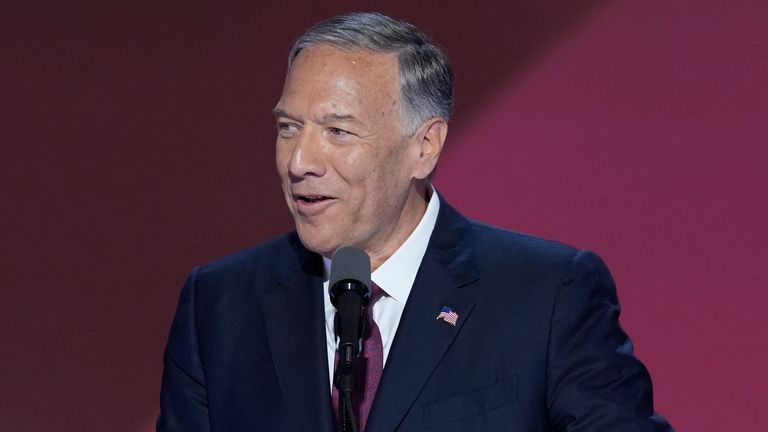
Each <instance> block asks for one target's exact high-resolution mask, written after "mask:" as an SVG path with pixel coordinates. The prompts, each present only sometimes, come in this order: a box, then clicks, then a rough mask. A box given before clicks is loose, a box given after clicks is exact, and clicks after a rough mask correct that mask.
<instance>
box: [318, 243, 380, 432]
mask: <svg viewBox="0 0 768 432" xmlns="http://www.w3.org/2000/svg"><path fill="white" fill-rule="evenodd" d="M331 260H332V265H331V277H330V281H329V287H330V288H329V289H328V294H329V295H330V297H331V303H332V304H333V306H334V307H335V308H336V325H335V327H336V335H337V336H338V337H339V349H338V351H339V363H338V365H336V374H335V375H336V378H335V380H334V385H335V386H336V388H337V389H339V430H340V431H341V432H357V431H358V427H357V418H356V416H355V410H354V407H353V406H352V390H353V389H354V387H355V359H356V358H357V356H359V355H360V351H361V349H362V344H363V325H364V322H365V321H364V320H363V308H364V307H365V306H366V305H367V304H368V302H369V301H370V300H371V258H370V257H369V256H368V254H367V253H365V251H363V250H362V249H360V248H356V247H352V246H347V247H342V248H339V249H338V250H337V251H336V252H335V253H334V254H333V257H332V258H331Z"/></svg>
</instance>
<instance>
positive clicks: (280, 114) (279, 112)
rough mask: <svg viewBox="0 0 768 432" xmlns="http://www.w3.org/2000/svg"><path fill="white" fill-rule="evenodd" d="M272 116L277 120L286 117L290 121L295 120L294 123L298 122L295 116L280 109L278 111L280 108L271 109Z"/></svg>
mask: <svg viewBox="0 0 768 432" xmlns="http://www.w3.org/2000/svg"><path fill="white" fill-rule="evenodd" d="M272 115H273V116H274V117H275V118H278V117H287V118H289V119H291V120H296V121H298V120H299V119H298V118H296V116H294V115H291V114H290V113H288V112H287V111H284V110H282V109H280V108H278V107H275V108H273V109H272Z"/></svg>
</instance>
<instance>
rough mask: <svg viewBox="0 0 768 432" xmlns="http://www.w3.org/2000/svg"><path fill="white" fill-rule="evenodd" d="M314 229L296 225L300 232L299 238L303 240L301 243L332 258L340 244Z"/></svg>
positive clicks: (297, 230)
mask: <svg viewBox="0 0 768 432" xmlns="http://www.w3.org/2000/svg"><path fill="white" fill-rule="evenodd" d="M313 231H314V230H313V229H312V228H302V227H301V226H297V227H296V232H297V233H298V234H299V240H301V244H303V245H304V247H305V248H307V249H309V250H311V251H312V252H315V253H318V254H320V255H323V256H325V257H328V258H330V257H331V255H333V252H334V251H336V249H338V247H339V245H338V244H337V243H336V242H333V241H330V240H329V239H327V238H324V237H323V236H321V235H318V234H319V233H317V232H313Z"/></svg>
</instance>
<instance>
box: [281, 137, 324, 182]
mask: <svg viewBox="0 0 768 432" xmlns="http://www.w3.org/2000/svg"><path fill="white" fill-rule="evenodd" d="M313 132H314V131H313V130H311V128H305V130H304V133H302V134H300V135H299V136H298V137H296V139H295V145H294V147H293V151H292V152H291V158H290V159H289V160H288V174H289V175H290V176H291V178H292V179H294V180H298V179H302V178H304V177H322V176H323V175H325V170H326V166H325V155H324V151H323V143H322V140H321V137H320V134H319V133H313Z"/></svg>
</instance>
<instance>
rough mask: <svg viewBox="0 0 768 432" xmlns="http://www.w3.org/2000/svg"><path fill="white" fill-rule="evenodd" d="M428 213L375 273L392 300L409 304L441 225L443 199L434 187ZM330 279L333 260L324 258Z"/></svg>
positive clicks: (374, 275)
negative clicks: (414, 285) (435, 231)
mask: <svg viewBox="0 0 768 432" xmlns="http://www.w3.org/2000/svg"><path fill="white" fill-rule="evenodd" d="M430 192H431V193H430V195H431V196H430V198H429V203H428V204H427V210H426V211H425V212H424V215H423V216H422V217H421V221H419V224H418V225H416V228H415V229H414V230H413V232H412V233H411V235H410V236H408V238H407V239H406V240H405V242H404V243H403V244H402V245H400V247H399V248H398V249H397V250H396V251H395V253H393V254H392V256H390V257H389V258H388V259H387V260H386V261H384V263H383V264H381V265H380V266H379V268H377V269H376V271H374V272H373V273H372V274H371V280H372V281H373V283H375V284H376V285H378V286H379V287H381V289H382V290H384V292H385V293H387V295H388V296H389V297H392V298H393V299H394V300H396V301H398V302H400V303H405V301H406V300H407V299H408V295H409V294H410V293H411V287H412V286H413V281H414V280H415V279H416V273H417V272H418V271H419V266H421V260H422V258H424V253H425V252H426V251H427V245H428V244H429V238H430V236H431V235H432V231H433V230H434V229H435V224H436V223H437V214H438V212H439V211H440V198H438V196H437V193H435V188H434V187H431V191H430ZM323 266H324V269H325V275H326V280H327V278H328V275H329V274H330V269H331V260H330V259H329V258H326V257H323Z"/></svg>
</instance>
